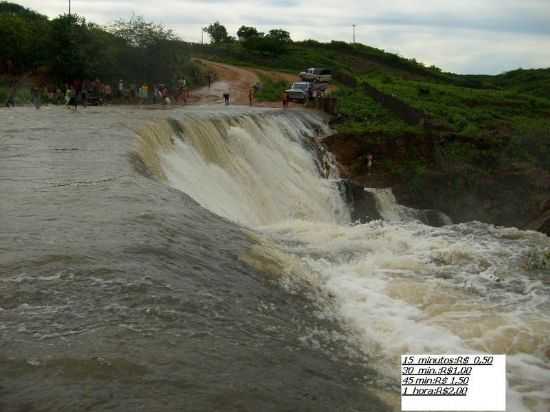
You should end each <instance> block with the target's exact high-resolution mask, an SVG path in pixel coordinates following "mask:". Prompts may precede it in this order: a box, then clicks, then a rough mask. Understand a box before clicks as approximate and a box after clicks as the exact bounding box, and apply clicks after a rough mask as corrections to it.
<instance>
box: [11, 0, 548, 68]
mask: <svg viewBox="0 0 550 412" xmlns="http://www.w3.org/2000/svg"><path fill="white" fill-rule="evenodd" d="M11 1H14V2H17V3H19V4H22V5H24V6H26V7H30V8H33V9H35V10H37V11H39V12H41V13H43V14H46V15H48V16H50V17H55V16H57V15H59V14H61V13H64V12H66V11H67V8H68V2H69V1H68V0H11ZM72 9H73V11H74V12H76V13H78V14H80V15H83V16H84V17H86V19H87V20H90V21H93V22H95V23H100V24H109V23H111V22H113V21H114V20H116V19H119V18H124V19H127V18H129V17H130V16H131V15H132V13H135V14H137V15H142V16H144V17H145V18H146V19H147V20H154V21H156V22H159V23H163V24H165V25H167V26H168V27H170V28H172V29H174V30H175V31H176V32H177V33H178V34H179V35H180V36H181V37H182V38H183V40H187V41H200V39H201V27H203V26H205V25H208V24H209V23H212V22H213V21H215V20H219V21H220V22H221V23H222V24H224V25H225V26H226V27H227V28H228V30H229V32H230V34H233V35H235V31H236V30H237V29H238V28H239V27H240V26H241V25H243V24H245V25H248V26H255V27H257V28H258V29H260V30H261V31H268V30H270V29H272V28H282V29H285V30H288V31H289V32H290V33H291V36H292V38H293V39H294V40H303V39H308V38H312V39H316V40H320V41H330V40H344V41H351V39H352V25H353V24H356V25H357V29H356V33H357V41H358V42H361V43H365V44H368V45H370V46H374V47H378V48H381V49H385V50H388V51H391V52H394V53H398V54H400V55H401V56H404V57H409V58H413V57H414V58H416V59H417V60H419V61H422V62H424V63H427V64H429V65H431V64H435V65H436V66H439V67H441V68H442V69H444V70H446V71H453V72H458V73H487V74H495V73H500V72H504V71H507V70H512V69H516V68H519V67H522V68H538V67H550V0H355V1H354V0H257V1H247V0H157V1H155V0H72Z"/></svg>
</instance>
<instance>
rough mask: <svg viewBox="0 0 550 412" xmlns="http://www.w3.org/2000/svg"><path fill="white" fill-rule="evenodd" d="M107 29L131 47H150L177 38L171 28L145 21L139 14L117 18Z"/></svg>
mask: <svg viewBox="0 0 550 412" xmlns="http://www.w3.org/2000/svg"><path fill="white" fill-rule="evenodd" d="M109 31H110V32H111V33H112V34H114V35H115V36H117V37H120V38H121V39H124V40H125V41H126V42H127V43H128V45H129V46H131V47H143V48H146V47H151V46H154V45H157V44H158V43H159V42H162V41H166V40H177V39H178V37H177V36H176V34H175V33H174V31H173V30H170V29H166V28H165V27H164V26H163V25H162V24H155V23H152V22H147V21H145V19H144V18H143V17H141V16H135V15H134V16H132V17H131V18H130V20H128V21H124V20H117V21H116V22H115V24H113V25H112V26H111V27H110V28H109Z"/></svg>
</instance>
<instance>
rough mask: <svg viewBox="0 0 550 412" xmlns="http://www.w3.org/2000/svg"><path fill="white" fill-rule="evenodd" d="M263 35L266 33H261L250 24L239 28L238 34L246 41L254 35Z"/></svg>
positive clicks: (240, 38)
mask: <svg viewBox="0 0 550 412" xmlns="http://www.w3.org/2000/svg"><path fill="white" fill-rule="evenodd" d="M263 35H264V34H263V33H259V32H258V30H257V29H256V28H255V27H250V26H241V27H240V28H239V30H237V36H238V37H239V40H240V41H246V40H248V39H251V38H254V37H263Z"/></svg>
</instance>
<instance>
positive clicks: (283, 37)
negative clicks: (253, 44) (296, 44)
mask: <svg viewBox="0 0 550 412" xmlns="http://www.w3.org/2000/svg"><path fill="white" fill-rule="evenodd" d="M266 37H268V38H270V39H273V40H275V41H276V42H279V43H281V44H290V43H292V40H291V39H290V33H289V32H287V31H286V30H282V29H275V30H270V31H269V33H268V34H267V36H266Z"/></svg>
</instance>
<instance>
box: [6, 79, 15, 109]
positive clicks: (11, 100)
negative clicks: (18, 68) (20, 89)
mask: <svg viewBox="0 0 550 412" xmlns="http://www.w3.org/2000/svg"><path fill="white" fill-rule="evenodd" d="M16 93H17V83H16V82H13V83H12V85H11V88H10V91H9V93H8V99H7V100H6V107H15V94H16Z"/></svg>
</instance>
